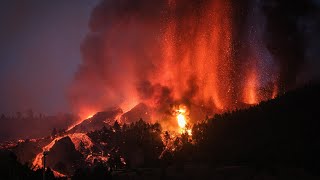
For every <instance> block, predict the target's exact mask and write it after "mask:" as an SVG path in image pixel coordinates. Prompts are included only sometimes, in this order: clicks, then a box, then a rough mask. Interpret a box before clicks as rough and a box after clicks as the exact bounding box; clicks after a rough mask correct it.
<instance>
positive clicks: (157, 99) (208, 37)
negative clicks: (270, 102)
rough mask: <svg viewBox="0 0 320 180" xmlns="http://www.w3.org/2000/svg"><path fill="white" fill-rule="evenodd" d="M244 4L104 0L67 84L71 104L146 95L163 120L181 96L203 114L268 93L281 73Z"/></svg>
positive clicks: (107, 103)
mask: <svg viewBox="0 0 320 180" xmlns="http://www.w3.org/2000/svg"><path fill="white" fill-rule="evenodd" d="M242 3H244V4H245V5H243V6H248V7H249V6H251V3H250V2H249V1H248V2H247V1H243V2H242ZM237 5H239V4H237ZM236 8H238V9H236ZM256 8H258V7H256ZM253 9H254V8H253ZM243 12H244V11H243V9H241V7H235V3H234V2H229V1H226V0H152V1H150V0H135V1H133V0H105V1H102V2H101V3H100V4H99V5H98V6H97V7H96V8H95V9H94V11H93V13H92V17H91V20H90V33H89V34H88V35H87V37H86V39H85V41H84V42H83V44H82V47H81V50H82V53H83V62H82V64H81V65H80V67H79V70H78V72H77V74H76V78H75V81H74V83H73V85H72V88H71V91H70V99H71V102H72V105H73V107H74V108H75V111H77V112H78V113H80V115H82V116H83V117H86V116H88V115H89V114H90V113H92V112H97V111H100V110H103V109H105V108H107V107H111V106H121V107H122V108H123V109H124V111H126V110H129V109H130V108H132V107H133V106H134V105H136V104H138V103H140V102H143V103H145V104H147V105H148V106H149V107H150V108H151V109H153V112H154V114H155V115H156V117H157V119H156V120H161V117H162V115H165V114H166V113H169V114H170V109H171V108H172V107H173V106H175V105H179V104H183V105H185V106H187V107H188V109H189V110H190V111H191V112H193V114H202V116H205V115H212V114H214V113H220V112H225V111H228V110H232V109H235V108H241V107H243V106H244V105H245V104H256V103H258V102H259V101H261V100H264V99H269V98H272V96H275V95H276V93H277V90H276V88H277V83H278V82H277V77H278V76H277V70H276V69H274V68H271V67H273V66H274V65H273V64H272V63H273V62H272V58H270V55H269V54H268V50H266V48H265V47H264V45H263V41H262V33H263V30H258V31H256V28H259V25H256V24H255V23H259V22H260V21H261V19H257V16H258V17H261V15H260V14H259V13H258V12H257V10H253V11H250V12H246V13H243ZM262 20H263V19H262ZM239 21H240V22H243V23H241V24H240V25H239ZM252 28H254V29H252ZM239 42H241V45H239V44H240V43H239Z"/></svg>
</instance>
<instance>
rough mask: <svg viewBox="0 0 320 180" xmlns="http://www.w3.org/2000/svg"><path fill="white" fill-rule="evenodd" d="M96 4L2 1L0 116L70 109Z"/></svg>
mask: <svg viewBox="0 0 320 180" xmlns="http://www.w3.org/2000/svg"><path fill="white" fill-rule="evenodd" d="M97 3H98V0H81V1H78V0H68V1H65V0H54V1H49V0H31V1H19V0H10V1H1V2H0V24H1V28H0V39H1V41H0V84H1V86H0V87H1V88H0V112H1V113H3V112H4V113H14V112H17V111H22V112H24V111H26V110H27V109H33V110H34V111H35V112H41V113H46V114H55V113H58V112H68V111H70V109H69V106H68V101H67V98H66V97H65V96H66V91H67V89H68V85H69V84H70V82H71V81H72V78H73V77H74V73H75V71H76V69H77V67H78V65H79V64H80V62H81V54H80V45H81V42H82V41H83V39H84V37H85V35H86V33H87V32H88V22H89V18H90V13H91V11H92V9H93V8H94V7H95V6H96V4H97Z"/></svg>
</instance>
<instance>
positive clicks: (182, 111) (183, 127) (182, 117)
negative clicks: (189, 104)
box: [176, 106, 192, 136]
mask: <svg viewBox="0 0 320 180" xmlns="http://www.w3.org/2000/svg"><path fill="white" fill-rule="evenodd" d="M176 113H177V115H176V119H177V122H178V126H179V132H180V133H184V132H186V133H188V135H189V136H191V135H192V130H191V129H188V127H187V125H188V121H187V119H188V118H187V116H188V115H187V108H186V107H185V106H181V107H180V108H179V109H178V110H177V111H176Z"/></svg>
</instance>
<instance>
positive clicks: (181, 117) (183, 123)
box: [177, 114, 187, 129]
mask: <svg viewBox="0 0 320 180" xmlns="http://www.w3.org/2000/svg"><path fill="white" fill-rule="evenodd" d="M177 119H178V125H179V127H180V128H181V129H184V128H185V127H186V124H187V122H186V118H185V117H184V115H183V114H179V115H178V116H177Z"/></svg>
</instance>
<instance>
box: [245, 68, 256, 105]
mask: <svg viewBox="0 0 320 180" xmlns="http://www.w3.org/2000/svg"><path fill="white" fill-rule="evenodd" d="M257 84H258V80H257V73H256V72H255V71H254V70H253V71H251V72H250V74H249V77H248V80H247V83H246V85H245V89H244V91H245V92H244V102H245V103H248V104H257V103H258V102H259V100H258V97H257Z"/></svg>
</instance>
